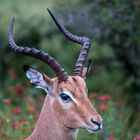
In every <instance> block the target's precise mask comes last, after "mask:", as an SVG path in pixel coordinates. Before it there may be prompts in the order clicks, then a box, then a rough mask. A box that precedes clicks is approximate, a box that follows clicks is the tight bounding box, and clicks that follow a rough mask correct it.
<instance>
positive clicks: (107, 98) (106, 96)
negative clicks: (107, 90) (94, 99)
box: [99, 95, 110, 101]
mask: <svg viewBox="0 0 140 140" xmlns="http://www.w3.org/2000/svg"><path fill="white" fill-rule="evenodd" d="M99 100H101V101H104V100H110V96H109V95H102V96H100V97H99Z"/></svg>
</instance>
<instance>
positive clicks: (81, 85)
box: [8, 9, 102, 140]
mask: <svg viewBox="0 0 140 140" xmlns="http://www.w3.org/2000/svg"><path fill="white" fill-rule="evenodd" d="M48 12H49V14H50V16H51V17H52V19H53V21H54V22H55V24H56V25H57V27H58V28H59V29H60V31H61V32H62V33H63V35H64V36H65V37H66V38H68V39H69V40H71V41H73V42H76V43H79V44H81V45H82V46H83V47H82V49H81V52H80V54H79V57H78V59H77V62H76V65H75V69H74V71H73V73H72V75H71V76H69V75H68V74H67V72H65V71H64V69H63V68H62V67H61V66H60V64H59V63H58V62H57V61H56V60H55V59H54V58H53V57H51V56H50V55H49V54H48V53H45V52H43V51H41V50H37V49H35V48H29V47H23V46H18V45H17V44H16V43H15V41H14V37H13V25H14V18H13V19H12V21H11V23H10V26H9V33H8V38H9V48H10V50H11V51H14V52H15V53H19V54H23V55H27V56H32V57H35V58H37V59H39V60H41V61H43V62H45V63H46V64H48V65H49V66H50V67H51V68H52V70H53V71H54V72H55V74H56V77H55V78H53V79H51V78H50V77H48V76H47V75H45V74H43V73H41V72H39V71H37V70H36V69H33V68H31V67H29V66H24V67H23V69H24V71H25V73H26V76H27V78H28V79H29V81H30V83H31V84H32V85H33V86H35V87H36V88H41V89H43V90H45V92H46V93H47V96H46V98H45V101H44V104H43V108H42V111H41V113H40V116H39V119H38V121H37V124H36V126H35V129H34V130H33V132H32V134H31V135H30V136H29V137H28V138H27V139H26V140H75V139H76V136H77V132H78V129H80V128H82V129H86V130H87V131H89V132H93V133H94V132H97V131H99V130H100V129H102V118H101V116H100V115H99V114H98V113H97V111H96V109H95V108H94V107H93V106H92V103H91V102H90V101H89V99H88V95H87V94H88V90H87V86H86V83H85V81H84V77H85V76H86V74H87V73H88V68H89V64H88V65H87V63H86V62H87V61H86V58H87V55H88V52H89V49H90V41H89V39H88V38H87V37H80V36H77V35H73V34H71V33H70V32H69V31H68V30H67V29H65V28H64V26H63V25H61V24H60V23H59V22H58V21H57V19H56V18H55V17H54V15H53V14H52V13H51V11H50V10H49V9H48Z"/></svg>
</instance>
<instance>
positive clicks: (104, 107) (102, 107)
mask: <svg viewBox="0 0 140 140" xmlns="http://www.w3.org/2000/svg"><path fill="white" fill-rule="evenodd" d="M107 108H108V106H107V105H101V106H100V109H101V110H106V109H107Z"/></svg>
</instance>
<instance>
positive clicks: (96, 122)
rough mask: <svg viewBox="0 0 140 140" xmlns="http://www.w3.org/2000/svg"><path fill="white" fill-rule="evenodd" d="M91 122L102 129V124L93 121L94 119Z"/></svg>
mask: <svg viewBox="0 0 140 140" xmlns="http://www.w3.org/2000/svg"><path fill="white" fill-rule="evenodd" d="M91 122H92V123H94V124H96V125H98V127H99V128H100V126H101V123H98V122H97V121H95V120H93V118H91Z"/></svg>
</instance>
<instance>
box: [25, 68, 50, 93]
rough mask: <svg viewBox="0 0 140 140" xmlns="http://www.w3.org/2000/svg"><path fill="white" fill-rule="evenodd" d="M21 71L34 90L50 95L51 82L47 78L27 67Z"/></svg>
mask: <svg viewBox="0 0 140 140" xmlns="http://www.w3.org/2000/svg"><path fill="white" fill-rule="evenodd" d="M23 70H24V72H25V73H26V76H27V78H28V79H29V80H30V83H31V84H32V85H33V86H35V87H36V88H41V89H43V90H45V91H46V92H47V93H50V91H51V89H52V80H51V79H50V78H49V77H47V76H45V75H44V74H42V73H40V72H39V71H37V70H36V69H33V68H31V67H29V66H27V65H24V66H23Z"/></svg>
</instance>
